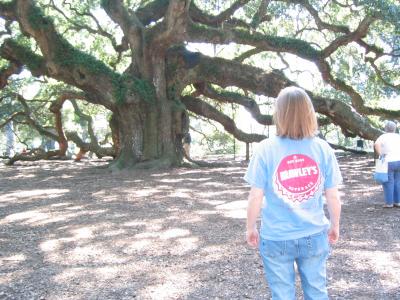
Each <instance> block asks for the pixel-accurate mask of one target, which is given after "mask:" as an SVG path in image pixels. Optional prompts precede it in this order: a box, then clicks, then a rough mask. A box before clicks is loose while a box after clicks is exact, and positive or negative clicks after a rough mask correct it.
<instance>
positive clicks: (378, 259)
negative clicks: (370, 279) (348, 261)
mask: <svg viewBox="0 0 400 300" xmlns="http://www.w3.org/2000/svg"><path fill="white" fill-rule="evenodd" d="M352 269H355V270H359V271H361V272H370V271H371V270H374V272H376V276H379V281H380V283H381V285H382V286H383V287H385V288H388V289H392V288H396V287H398V279H399V278H400V261H399V258H398V257H397V255H395V253H394V252H385V251H368V250H357V256H356V257H353V258H352Z"/></svg>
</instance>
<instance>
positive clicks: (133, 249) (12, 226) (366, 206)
mask: <svg viewBox="0 0 400 300" xmlns="http://www.w3.org/2000/svg"><path fill="white" fill-rule="evenodd" d="M105 164H106V162H104V161H84V162H83V163H80V164H77V163H73V162H68V161H64V162H37V163H20V164H18V165H16V166H14V167H5V166H3V165H2V166H0V299H134V298H136V299H269V298H270V297H269V291H268V288H267V286H266V284H265V283H264V279H263V275H262V271H263V270H262V265H261V260H260V259H259V257H258V254H257V252H256V251H254V250H252V249H249V248H248V247H247V246H246V244H245V241H244V224H245V209H246V197H247V192H248V187H247V186H246V184H245V182H244V181H243V180H242V176H243V173H244V170H245V166H246V164H245V163H242V162H233V163H232V165H231V167H227V168H216V169H185V168H180V169H174V170H168V171H157V172H154V171H153V172H150V171H140V172H139V171H138V172H135V173H120V174H111V173H109V172H108V171H106V170H105V169H101V168H99V167H100V166H104V165H105ZM340 164H341V169H342V173H343V176H344V179H345V180H344V183H343V186H342V188H341V191H342V194H343V195H342V201H343V212H342V229H341V234H342V236H341V240H340V242H339V243H338V244H337V245H336V246H335V247H334V248H333V251H332V252H333V255H332V256H331V257H330V259H329V265H328V272H329V293H330V295H331V299H400V209H383V208H381V204H382V203H383V199H382V197H383V193H382V188H381V187H380V186H379V185H376V184H375V183H374V182H373V180H372V177H371V174H372V159H366V158H365V157H357V156H345V157H342V158H340ZM299 297H300V298H301V296H299Z"/></svg>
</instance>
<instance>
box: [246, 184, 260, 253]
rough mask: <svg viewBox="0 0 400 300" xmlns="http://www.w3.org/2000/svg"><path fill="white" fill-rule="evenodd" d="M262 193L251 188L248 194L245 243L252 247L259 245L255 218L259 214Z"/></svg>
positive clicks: (258, 189) (257, 189)
mask: <svg viewBox="0 0 400 300" xmlns="http://www.w3.org/2000/svg"><path fill="white" fill-rule="evenodd" d="M263 197H264V191H263V190H262V189H260V188H256V187H252V188H251V190H250V193H249V199H248V203H247V225H246V227H247V232H246V240H247V243H248V244H249V245H250V246H252V247H257V246H258V243H259V239H260V238H259V234H258V230H257V218H258V216H259V214H260V210H261V206H262V201H263Z"/></svg>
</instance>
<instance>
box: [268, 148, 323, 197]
mask: <svg viewBox="0 0 400 300" xmlns="http://www.w3.org/2000/svg"><path fill="white" fill-rule="evenodd" d="M320 185H321V174H320V170H319V167H318V165H317V163H316V162H315V161H314V160H313V159H312V158H310V157H308V156H306V155H303V154H293V155H289V156H286V157H285V158H283V159H282V161H281V162H280V163H279V165H278V168H277V169H276V171H275V174H274V190H275V193H277V194H278V195H279V196H281V197H282V198H283V199H284V200H286V201H288V202H290V203H295V202H302V201H306V200H308V199H310V198H311V197H312V196H314V194H315V192H316V191H317V190H318V189H319V187H320Z"/></svg>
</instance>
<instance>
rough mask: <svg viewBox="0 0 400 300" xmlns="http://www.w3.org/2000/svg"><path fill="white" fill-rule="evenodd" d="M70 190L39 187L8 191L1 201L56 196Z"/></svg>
mask: <svg viewBox="0 0 400 300" xmlns="http://www.w3.org/2000/svg"><path fill="white" fill-rule="evenodd" d="M68 192H69V189H38V190H29V191H23V190H22V191H21V190H20V191H16V192H13V193H8V194H5V195H3V196H0V202H2V201H4V202H6V201H15V200H19V199H22V198H29V199H28V200H33V199H32V198H42V197H43V198H47V199H48V198H56V197H60V196H62V195H64V194H66V193H68Z"/></svg>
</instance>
